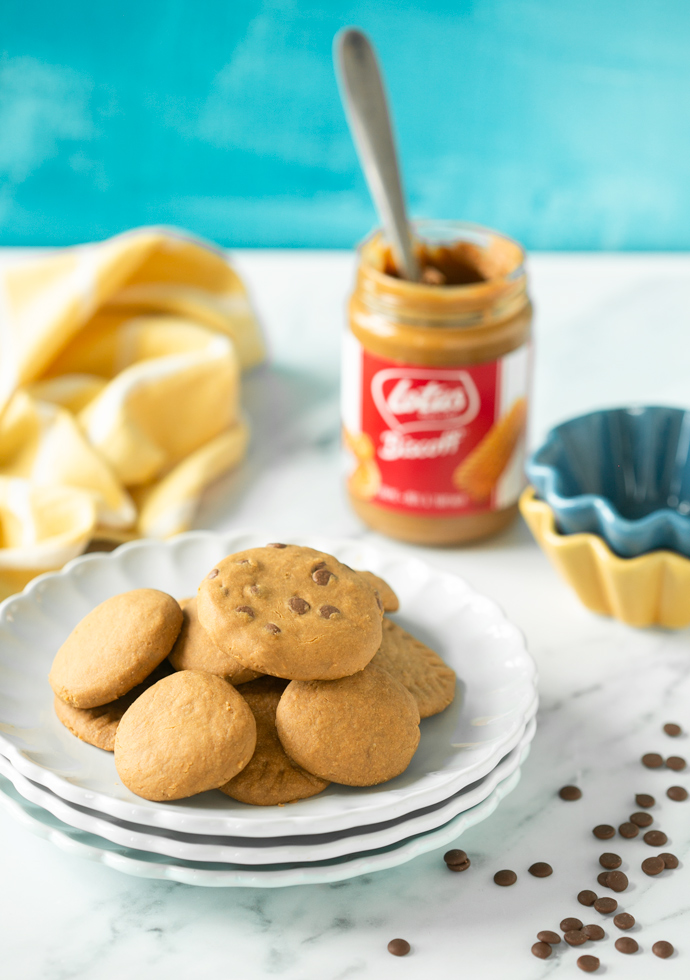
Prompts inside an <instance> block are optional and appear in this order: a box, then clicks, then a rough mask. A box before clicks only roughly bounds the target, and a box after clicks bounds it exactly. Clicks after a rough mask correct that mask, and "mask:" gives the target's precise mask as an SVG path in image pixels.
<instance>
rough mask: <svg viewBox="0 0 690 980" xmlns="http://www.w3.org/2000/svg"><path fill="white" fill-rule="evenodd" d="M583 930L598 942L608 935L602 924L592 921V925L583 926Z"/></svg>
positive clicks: (588, 936)
mask: <svg viewBox="0 0 690 980" xmlns="http://www.w3.org/2000/svg"><path fill="white" fill-rule="evenodd" d="M582 931H583V932H584V934H585V935H586V936H587V938H588V939H592V940H593V941H594V942H598V941H599V940H600V939H603V938H604V936H605V935H606V933H605V932H604V930H603V929H602V928H601V926H598V925H596V924H595V923H592V924H591V925H588V926H583V927H582Z"/></svg>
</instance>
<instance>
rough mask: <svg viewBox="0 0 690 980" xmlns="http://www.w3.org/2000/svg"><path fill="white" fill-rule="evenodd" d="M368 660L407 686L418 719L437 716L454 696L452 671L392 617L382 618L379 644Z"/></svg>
mask: <svg viewBox="0 0 690 980" xmlns="http://www.w3.org/2000/svg"><path fill="white" fill-rule="evenodd" d="M371 662H372V664H375V665H376V666H377V667H383V669H384V670H387V671H388V673H389V674H392V675H393V677H395V678H396V679H397V680H399V681H400V683H401V684H402V685H403V687H406V688H407V690H408V691H409V692H410V694H412V696H413V697H414V699H415V701H416V702H417V707H418V708H419V714H420V717H422V718H430V717H431V715H437V714H438V713H439V712H440V711H443V709H444V708H447V707H448V705H449V704H450V703H451V701H452V700H453V698H454V697H455V671H453V670H452V669H451V668H450V667H449V666H448V664H446V663H444V662H443V660H441V658H440V657H439V655H438V654H437V653H434V651H433V650H431V649H430V648H429V647H428V646H425V645H424V643H422V642H421V640H417V639H415V637H414V636H412V635H411V634H410V633H408V632H407V631H406V630H404V629H403V628H402V626H398V624H397V623H394V622H393V620H392V619H388V618H387V617H384V620H383V639H382V641H381V647H380V649H379V651H378V652H377V654H376V656H375V657H374V659H373V660H372V661H371Z"/></svg>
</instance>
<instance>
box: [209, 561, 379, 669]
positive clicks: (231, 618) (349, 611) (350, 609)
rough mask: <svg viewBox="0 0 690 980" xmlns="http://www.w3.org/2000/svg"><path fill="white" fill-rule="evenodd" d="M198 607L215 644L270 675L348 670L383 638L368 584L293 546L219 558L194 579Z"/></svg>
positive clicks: (371, 653)
mask: <svg viewBox="0 0 690 980" xmlns="http://www.w3.org/2000/svg"><path fill="white" fill-rule="evenodd" d="M197 609H198V613H199V621H200V622H201V625H202V626H203V627H204V629H205V630H206V631H207V632H208V633H210V634H211V636H212V637H213V640H214V642H215V643H216V645H217V646H219V647H221V648H222V649H223V650H229V651H230V652H231V653H232V655H233V657H235V658H236V659H237V660H239V661H240V663H242V664H244V666H245V667H249V668H250V669H251V670H256V671H258V672H259V673H261V674H272V675H274V676H275V677H286V678H293V679H298V680H313V679H317V678H318V679H332V678H338V677H345V676H347V675H348V674H354V673H355V672H356V671H358V670H361V669H362V668H363V667H365V666H366V665H367V664H368V663H369V661H370V660H371V658H372V657H373V656H374V654H375V653H376V651H377V650H378V648H379V646H380V645H381V619H382V616H383V608H382V605H381V600H380V599H379V597H378V595H377V593H376V591H375V590H374V589H373V588H372V586H371V585H369V583H368V582H367V581H366V580H365V579H364V578H363V577H362V576H361V575H359V574H358V573H357V572H354V571H353V570H352V569H351V568H348V567H347V565H343V564H341V562H339V561H338V560H337V559H336V558H333V556H332V555H327V554H324V553H323V552H321V551H314V550H313V549H312V548H302V547H299V546H297V545H283V544H280V545H269V546H268V547H266V548H252V549H250V550H248V551H242V552H239V553H238V554H236V555H230V556H229V557H228V558H224V559H223V561H221V562H220V563H219V564H218V565H216V567H215V568H213V569H212V570H211V571H210V572H209V574H208V575H207V576H206V578H205V579H204V581H203V582H202V583H201V585H200V586H199V597H198V605H197Z"/></svg>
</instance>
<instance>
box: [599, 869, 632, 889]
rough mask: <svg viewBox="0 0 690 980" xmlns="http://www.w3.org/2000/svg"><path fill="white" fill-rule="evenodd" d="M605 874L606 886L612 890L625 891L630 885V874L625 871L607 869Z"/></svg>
mask: <svg viewBox="0 0 690 980" xmlns="http://www.w3.org/2000/svg"><path fill="white" fill-rule="evenodd" d="M605 874H606V881H605V882H604V888H610V889H611V891H612V892H624V891H625V889H626V888H627V887H628V885H629V881H628V876H627V875H626V874H625V873H624V872H623V871H606V872H605Z"/></svg>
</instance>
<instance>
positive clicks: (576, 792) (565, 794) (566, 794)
mask: <svg viewBox="0 0 690 980" xmlns="http://www.w3.org/2000/svg"><path fill="white" fill-rule="evenodd" d="M558 795H559V796H560V798H561V799H562V800H567V801H568V802H571V801H572V800H579V799H580V798H581V796H582V790H581V789H580V787H579V786H562V787H561V788H560V789H559V791H558Z"/></svg>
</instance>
